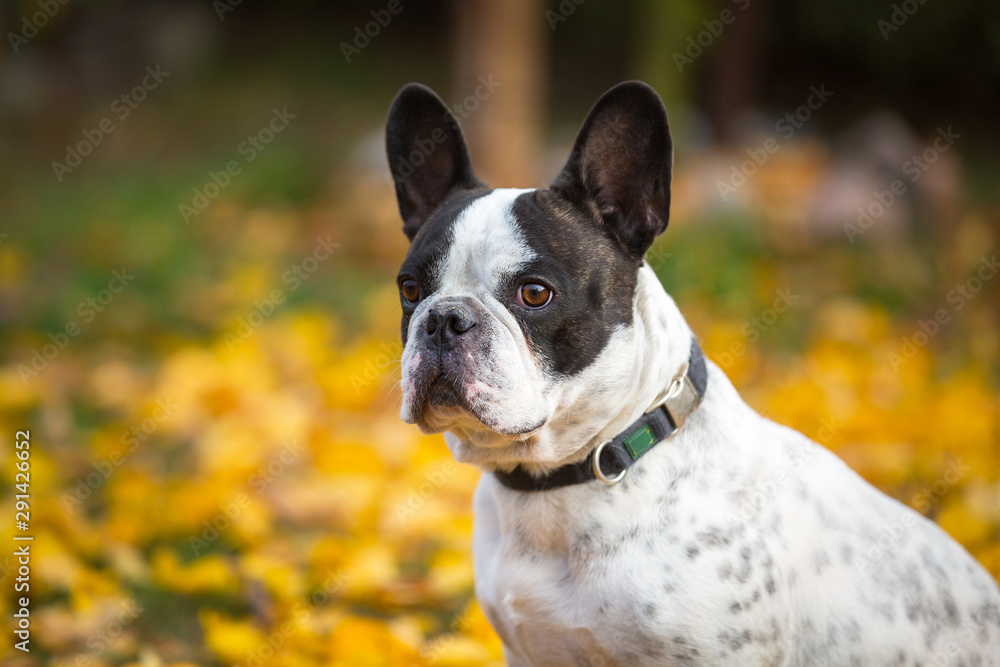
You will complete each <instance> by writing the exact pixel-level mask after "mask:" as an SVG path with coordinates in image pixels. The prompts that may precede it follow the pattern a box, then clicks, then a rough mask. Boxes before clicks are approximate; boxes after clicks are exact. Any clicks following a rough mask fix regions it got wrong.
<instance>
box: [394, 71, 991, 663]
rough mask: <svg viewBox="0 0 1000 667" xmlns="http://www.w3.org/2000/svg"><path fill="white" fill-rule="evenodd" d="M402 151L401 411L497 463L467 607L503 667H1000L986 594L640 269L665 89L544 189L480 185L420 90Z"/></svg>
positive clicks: (662, 143) (613, 113)
mask: <svg viewBox="0 0 1000 667" xmlns="http://www.w3.org/2000/svg"><path fill="white" fill-rule="evenodd" d="M386 148H387V153H388V158H389V166H390V171H391V174H392V177H393V183H394V185H395V191H396V196H397V200H398V204H399V211H400V214H401V216H402V219H403V232H404V233H405V234H406V236H407V237H408V238H409V240H410V246H409V249H408V251H407V254H406V257H405V260H404V261H403V264H402V267H401V269H400V272H399V276H398V286H399V292H400V302H401V305H402V323H401V329H402V338H403V343H404V349H403V354H402V359H401V374H402V384H401V387H402V394H403V398H402V407H401V410H400V412H401V417H402V419H403V420H404V421H405V422H407V423H411V424H416V425H418V426H419V428H420V430H421V431H423V432H424V433H440V432H444V436H445V440H446V442H447V444H448V446H449V448H450V450H451V452H452V453H453V455H454V457H455V458H456V459H457V460H458V461H462V462H467V463H471V464H475V465H477V466H479V467H481V468H482V470H483V474H482V477H481V479H480V482H479V485H478V487H477V489H476V493H475V498H474V509H475V524H474V529H473V554H474V564H475V577H476V585H475V590H476V596H477V599H478V601H479V604H480V606H481V607H482V609H483V611H484V612H485V614H486V616H487V618H488V619H489V621H490V623H491V625H492V626H493V628H494V629H495V630H496V632H497V634H498V635H499V636H500V638H501V640H502V642H503V646H504V656H505V658H506V660H507V662H508V664H509V665H513V666H521V665H547V666H548V665H594V666H604V667H608V666H611V665H627V666H629V667H634V666H637V665H640V666H641V665H924V666H928V665H967V666H970V667H971V666H973V665H980V666H986V665H1000V590H998V588H997V584H996V582H995V581H994V580H993V578H992V577H991V576H990V575H989V574H988V573H987V572H986V571H985V570H984V569H983V568H982V567H980V565H979V564H978V563H977V562H976V561H975V560H974V559H973V558H972V557H971V556H970V555H969V554H968V553H967V552H966V551H965V550H964V549H963V548H962V547H961V546H959V545H958V544H957V543H956V542H955V541H953V540H952V539H951V538H950V537H948V536H947V535H946V534H945V533H944V532H943V531H942V530H940V529H939V528H938V527H937V526H936V525H935V524H934V523H932V522H931V521H929V520H927V519H925V518H924V517H923V516H921V515H919V514H918V513H916V512H914V511H912V510H911V509H909V508H908V507H905V506H904V505H902V504H900V503H899V502H897V501H895V500H893V499H891V498H889V497H888V496H886V495H883V494H882V493H881V492H879V491H877V490H876V489H875V488H874V487H872V486H870V485H869V484H868V483H866V482H865V481H864V480H863V479H862V478H861V477H860V476H858V475H857V474H856V473H854V472H853V471H852V470H850V469H849V468H848V467H847V466H846V465H845V464H844V463H843V462H842V461H841V460H840V459H838V458H837V457H836V456H834V455H833V454H832V453H831V452H829V451H828V450H826V449H824V448H823V447H821V446H820V445H818V444H816V443H814V442H812V441H810V440H809V439H808V438H806V437H805V436H803V435H801V434H800V433H798V432H796V431H793V430H791V429H789V428H786V427H784V426H780V425H778V424H776V423H774V422H771V421H769V420H767V419H765V418H763V417H762V416H760V415H758V414H757V413H755V412H754V411H753V410H752V409H751V408H750V407H748V406H747V405H746V404H745V403H744V402H743V401H742V400H741V399H740V397H739V395H738V394H737V392H736V390H735V389H734V388H733V386H732V384H731V383H730V382H729V380H728V379H727V378H726V376H725V374H724V373H723V371H722V370H720V369H719V367H718V366H716V365H715V364H713V363H711V362H710V361H707V360H706V359H705V358H704V355H703V354H702V353H701V349H700V347H699V346H698V344H697V341H696V339H695V337H694V335H693V334H692V331H691V329H690V328H689V327H688V325H687V323H686V322H685V320H684V318H683V317H682V315H681V313H680V310H679V309H678V307H677V306H676V305H675V303H674V301H673V300H672V299H671V297H670V296H668V295H667V293H666V292H665V291H664V289H663V287H662V286H661V284H660V282H659V281H658V280H657V278H656V275H655V274H654V273H653V270H652V269H651V268H650V267H649V265H648V264H647V263H646V262H645V259H644V257H645V253H646V251H647V250H649V248H650V246H651V244H652V243H653V241H654V239H655V238H656V237H657V236H658V235H659V234H660V233H662V232H663V231H664V230H665V229H666V227H667V221H668V214H669V208H670V180H671V172H672V169H673V145H672V139H671V135H670V129H669V124H668V120H667V113H666V110H665V109H664V106H663V103H662V102H661V100H660V98H659V96H658V95H657V94H656V93H655V92H654V91H653V89H652V88H650V87H649V86H647V85H645V84H643V83H641V82H635V81H633V82H626V83H622V84H620V85H618V86H615V87H614V88H612V89H611V90H610V91H608V92H607V93H606V94H605V95H604V96H603V97H601V98H600V100H599V101H598V102H597V104H596V105H595V106H594V107H593V109H592V110H591V111H590V114H589V115H588V116H587V118H586V120H585V121H584V123H583V126H582V127H581V129H580V132H579V134H578V136H577V138H576V141H575V144H574V146H573V149H572V152H571V153H570V156H569V159H568V161H567V162H566V165H565V167H564V168H563V170H562V172H561V173H560V174H559V175H558V177H557V178H556V179H555V181H553V182H552V184H551V185H550V186H549V187H547V188H538V189H526V190H517V189H490V188H489V187H487V186H486V185H485V184H484V183H482V182H481V181H480V180H479V179H478V178H477V177H476V176H475V174H474V172H473V169H472V166H471V162H470V159H469V153H468V149H467V147H466V143H465V140H464V138H463V135H462V132H461V129H460V128H459V125H458V123H457V121H456V120H455V118H454V117H453V115H452V114H451V113H450V112H449V111H448V109H447V107H446V106H445V104H444V103H443V102H442V101H441V99H440V98H439V97H438V96H437V95H436V94H435V93H434V92H433V91H431V90H430V89H429V88H426V87H424V86H422V85H419V84H409V85H407V86H405V87H404V88H403V89H402V90H401V91H400V92H399V94H398V95H397V97H396V99H395V100H394V102H393V103H392V107H391V110H390V112H389V117H388V121H387V126H386ZM748 507H749V508H751V510H752V511H747V509H748Z"/></svg>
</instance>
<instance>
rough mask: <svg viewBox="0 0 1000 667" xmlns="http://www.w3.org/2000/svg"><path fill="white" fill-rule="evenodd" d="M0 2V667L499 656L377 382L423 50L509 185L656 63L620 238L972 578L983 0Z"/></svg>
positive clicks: (982, 328) (773, 395) (994, 292)
mask: <svg viewBox="0 0 1000 667" xmlns="http://www.w3.org/2000/svg"><path fill="white" fill-rule="evenodd" d="M0 7H2V8H0V28H2V30H0V33H2V34H3V35H4V40H3V42H4V43H3V44H2V48H0V441H2V442H4V443H8V444H7V445H5V446H4V448H3V454H2V456H0V461H2V466H0V467H2V474H3V480H4V481H3V484H2V485H0V488H2V489H3V491H2V493H3V494H4V495H3V497H2V501H3V502H2V507H3V508H4V512H3V516H5V517H9V520H8V519H4V520H3V521H2V522H0V538H2V540H0V541H2V542H3V543H5V544H14V543H13V542H12V541H11V537H12V536H14V535H15V534H19V533H21V532H23V531H18V530H17V529H16V528H15V525H14V520H13V515H14V507H13V505H14V498H13V493H14V491H13V481H14V474H15V472H16V470H15V466H14V464H15V459H14V456H13V452H14V447H13V441H14V434H15V432H16V431H18V430H22V429H30V437H31V445H32V446H31V487H30V493H31V500H30V528H29V530H28V531H27V532H28V533H30V534H32V535H33V536H34V538H35V539H34V541H33V543H32V549H33V557H32V561H31V575H30V576H31V580H30V585H31V589H30V595H31V601H32V602H31V607H30V614H31V616H30V618H31V648H32V650H31V653H30V654H27V653H23V652H21V651H17V650H14V649H13V648H12V643H13V642H12V641H11V640H12V638H13V634H12V633H11V632H9V631H6V630H5V632H4V633H3V639H2V642H3V643H0V653H2V655H3V657H2V660H3V662H4V664H5V665H12V666H13V665H22V666H28V665H43V664H45V665H67V666H69V665H73V666H80V665H94V666H100V665H119V664H130V665H143V666H149V667H158V666H160V665H295V666H298V665H302V666H305V665H331V664H332V665H480V664H501V663H502V661H501V657H500V647H499V642H498V640H497V639H496V637H495V635H494V633H493V632H492V631H491V630H490V628H489V626H488V624H487V623H486V622H485V620H484V618H483V616H482V614H481V613H480V611H479V609H478V608H477V606H476V603H475V600H474V598H473V594H472V566H471V560H470V541H471V525H472V518H471V503H470V495H471V493H472V490H473V488H474V486H475V483H476V480H477V478H478V472H477V471H476V470H475V469H473V468H471V467H468V466H462V465H458V464H456V463H454V462H453V461H452V460H451V458H450V456H449V455H448V452H447V450H446V448H445V446H444V443H443V441H442V439H441V438H440V437H439V436H435V437H425V436H421V435H420V434H419V433H418V432H417V430H416V429H415V428H413V427H409V426H406V425H404V424H402V423H400V422H399V420H398V417H397V410H398V405H399V393H398V390H397V382H398V357H399V354H400V352H401V348H400V345H399V317H400V311H399V303H398V296H397V294H396V289H395V287H394V282H393V280H394V277H395V274H396V270H397V268H398V265H399V263H400V261H401V259H402V257H403V255H404V253H405V251H406V243H405V238H404V236H403V234H402V233H401V223H400V220H399V218H398V212H397V209H396V202H395V198H394V195H393V191H392V188H391V185H390V182H389V179H388V176H387V165H386V163H385V157H384V152H383V130H384V127H383V124H384V121H385V116H386V112H387V110H388V106H389V103H390V102H391V100H392V97H393V95H394V94H395V93H396V91H397V90H398V89H399V88H400V87H401V86H402V85H403V84H404V83H406V82H409V81H414V80H415V81H422V82H424V83H426V84H428V85H430V86H432V87H434V88H435V89H436V90H437V91H438V92H439V93H440V95H441V96H442V98H443V99H444V100H445V101H446V102H447V103H448V105H449V106H450V107H452V108H453V109H454V110H455V113H456V115H457V116H458V117H459V119H460V122H461V124H462V126H463V128H464V130H465V132H466V134H467V136H468V137H469V141H470V144H471V150H472V155H473V161H474V164H475V166H476V169H477V172H478V173H479V174H480V176H481V177H483V178H484V179H485V180H487V181H488V182H490V183H491V184H492V185H495V186H520V187H531V186H540V185H543V184H545V183H547V182H548V181H549V180H550V179H551V178H552V177H553V176H554V175H555V174H556V173H557V172H558V170H559V168H560V166H561V164H562V162H563V161H564V160H565V158H566V155H567V153H568V151H569V147H570V145H571V142H572V140H573V138H574V136H575V133H576V130H577V128H578V127H579V124H580V123H581V122H582V120H583V118H584V116H585V114H586V112H587V110H588V109H589V107H590V105H591V104H592V103H593V102H594V101H596V99H597V98H598V97H599V96H600V94H601V93H603V92H604V91H605V90H606V89H608V88H609V87H611V86H612V85H614V84H616V83H618V82H620V81H622V80H625V79H630V78H641V79H643V80H645V81H647V82H649V83H650V84H651V85H653V86H654V87H655V88H656V89H657V90H658V91H659V92H660V94H661V95H662V96H663V98H664V100H665V102H666V105H667V108H668V111H669V113H670V117H671V123H672V127H673V132H674V141H675V145H676V157H675V168H674V179H675V180H674V185H673V188H674V197H673V201H674V206H673V210H672V216H671V222H670V228H669V229H668V231H667V232H666V234H664V235H663V237H661V238H660V240H659V241H658V242H657V244H656V245H655V246H654V248H653V250H652V251H651V253H650V256H649V262H650V264H651V265H652V266H653V267H654V269H655V270H656V271H657V273H658V274H659V276H660V277H661V279H662V281H663V283H664V285H665V287H666V288H667V290H668V291H669V292H670V293H671V294H672V295H673V296H674V298H675V300H676V301H677V302H678V304H679V305H680V307H681V309H682V311H683V312H684V313H685V315H686V316H687V318H688V320H689V321H690V322H691V324H692V326H693V328H694V330H695V331H696V332H697V334H698V335H699V337H700V338H701V340H702V343H703V346H704V348H705V350H706V352H707V353H708V355H709V357H711V358H712V359H713V360H715V362H716V363H718V364H719V365H720V366H721V367H722V368H723V369H724V370H726V371H727V373H728V374H729V375H730V377H731V378H732V380H733V381H734V383H735V384H736V385H737V387H738V388H739V389H740V390H741V391H742V393H743V395H744V396H745V398H746V399H747V400H748V402H749V403H750V404H751V405H752V406H754V407H755V408H756V409H758V410H759V411H761V412H763V413H765V414H766V415H767V416H769V417H771V418H772V419H775V420H777V421H779V422H781V423H784V424H788V425H790V426H793V427H795V428H797V429H799V430H801V431H802V432H804V433H805V434H807V435H809V436H810V437H812V438H814V439H816V440H817V441H819V442H821V443H822V444H824V445H826V446H827V447H830V448H831V449H833V450H834V451H835V452H837V453H838V454H839V455H840V456H841V457H843V458H844V459H845V460H846V461H847V462H848V463H849V464H850V465H851V466H853V467H854V468H855V469H856V470H858V471H859V472H860V473H861V474H863V475H864V476H865V477H866V478H867V479H869V480H870V481H871V482H872V483H874V484H875V485H877V486H878V487H879V488H881V489H883V490H885V491H886V492H887V493H889V494H891V495H893V496H895V497H896V498H899V499H900V500H901V501H902V502H904V503H907V504H909V505H910V506H912V507H914V508H915V509H917V510H918V511H920V512H922V513H923V514H925V515H927V516H928V517H931V518H932V519H934V520H935V521H937V522H938V523H940V524H941V525H942V526H943V527H944V528H945V529H946V530H947V531H948V532H950V533H951V534H952V535H953V536H955V537H956V539H958V540H959V541H960V542H962V543H963V544H964V545H965V546H966V547H967V548H968V549H969V550H970V551H971V552H972V553H973V554H974V555H975V556H976V557H977V558H978V559H979V560H980V561H981V562H982V563H983V564H984V565H985V566H986V567H987V568H989V569H990V570H991V571H992V572H993V574H994V575H1000V398H998V391H997V390H998V386H1000V372H998V359H1000V335H998V334H1000V305H998V304H1000V298H998V297H1000V280H998V279H997V273H998V271H1000V266H998V265H997V258H996V254H995V253H996V252H997V240H998V235H1000V194H998V192H1000V188H998V185H1000V151H998V148H1000V146H998V144H1000V125H998V124H997V122H996V121H997V118H998V106H1000V5H997V4H996V3H991V2H987V1H985V0H982V1H977V0H954V1H953V2H938V1H935V0H929V1H923V0H903V1H901V2H895V3H889V2H885V3H883V2H875V3H873V2H869V1H867V0H843V1H842V2H839V3H829V2H823V1H822V0H794V1H793V0H717V1H713V0H676V1H672V2H655V1H654V0H632V1H628V2H621V1H620V2H612V1H611V0H561V1H558V2H557V1H555V0H551V1H547V2H546V1H542V0H508V1H505V2H501V1H500V0H463V1H461V2H459V1H457V0H456V1H454V2H444V1H433V0H373V1H371V2H360V1H359V2H326V3H323V2H318V1H309V0H298V1H295V2H283V3H279V2H262V1H258V2H250V1H249V0H247V1H240V0H197V1H195V0H173V1H171V2H166V1H162V2H139V1H135V2H125V1H123V0H70V1H60V0H25V1H21V0H16V1H15V0H10V1H8V2H4V3H3V4H2V6H0ZM892 540H893V538H892V535H891V534H890V533H887V535H886V536H885V539H884V540H882V541H880V549H891V548H892ZM872 557H873V558H875V557H878V554H877V553H875V554H873V555H872ZM16 572H17V565H16V562H15V559H14V557H13V548H8V547H4V549H3V550H2V551H0V579H2V587H3V596H2V597H0V618H2V619H3V624H4V625H5V627H6V626H8V625H10V624H11V619H12V614H13V613H14V604H15V595H14V592H13V586H14V580H15V577H16V576H17V575H16ZM20 595H22V593H19V594H18V596H20Z"/></svg>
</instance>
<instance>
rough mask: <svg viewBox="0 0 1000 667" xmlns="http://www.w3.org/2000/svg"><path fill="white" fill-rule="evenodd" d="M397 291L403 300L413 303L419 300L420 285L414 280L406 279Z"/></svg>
mask: <svg viewBox="0 0 1000 667" xmlns="http://www.w3.org/2000/svg"><path fill="white" fill-rule="evenodd" d="M399 291H400V292H402V293H403V298H404V299H406V300H407V301H409V302H410V303H413V302H414V301H416V300H417V299H419V298H420V285H418V284H417V281H416V280H413V279H412V278H407V279H406V280H404V281H403V282H401V283H400V284H399Z"/></svg>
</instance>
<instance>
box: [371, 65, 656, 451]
mask: <svg viewBox="0 0 1000 667" xmlns="http://www.w3.org/2000/svg"><path fill="white" fill-rule="evenodd" d="M386 147H387V151H388V157H389V165H390V169H391V171H392V176H393V179H394V182H395V187H396V196H397V198H398V201H399V211H400V214H401V215H402V218H403V231H404V233H405V234H406V235H407V236H408V237H409V239H410V242H411V244H410V248H409V251H408V252H407V255H406V259H405V261H404V262H403V265H402V268H401V269H400V272H399V276H398V279H397V281H398V286H399V292H400V302H401V303H402V308H403V319H402V335H403V342H404V344H405V348H404V351H403V358H402V389H403V405H402V409H401V416H402V418H403V420H404V421H406V422H409V423H415V424H418V425H419V426H420V428H421V430H423V431H424V432H428V433H432V432H441V431H449V432H450V433H452V434H453V435H454V436H456V437H455V438H454V439H452V440H451V441H450V443H449V444H451V445H452V448H453V451H454V452H455V455H456V457H457V458H459V459H460V460H466V461H472V462H477V463H492V464H499V465H505V464H512V463H518V462H535V463H547V462H556V461H560V460H563V459H565V458H566V457H567V456H572V455H573V448H582V447H584V446H585V445H586V444H587V441H588V440H589V439H590V438H592V437H594V436H596V435H597V433H596V430H597V428H598V427H597V426H595V425H599V424H601V423H607V421H608V420H609V419H610V418H611V416H612V415H613V414H614V411H615V410H616V409H620V407H621V406H620V405H619V404H618V403H617V401H620V400H622V399H623V398H624V396H623V392H627V390H628V387H629V386H630V383H632V384H633V385H634V384H635V383H636V382H637V381H638V378H637V373H641V372H642V370H643V369H641V368H636V363H637V359H636V349H635V347H636V345H637V344H639V343H637V341H636V336H635V332H634V326H633V325H634V323H633V320H634V312H635V310H634V309H635V307H636V304H635V301H636V294H637V285H638V283H639V282H640V268H641V267H642V265H643V257H644V255H645V253H646V251H647V250H648V249H649V247H650V245H651V244H652V243H653V240H654V238H655V237H656V235H657V234H659V233H661V232H662V231H663V230H664V229H665V228H666V226H667V219H668V213H669V207H670V174H671V167H672V162H673V152H672V144H671V138H670V130H669V127H668V123H667V114H666V111H665V110H664V108H663V103H662V102H661V101H660V98H659V97H658V96H657V95H656V93H655V92H654V91H653V90H652V89H651V88H650V87H648V86H647V85H645V84H642V83H639V82H628V83H623V84H620V85H618V86H616V87H614V88H612V89H611V90H610V91H608V92H607V93H606V94H605V95H604V96H603V97H602V98H601V99H600V100H599V101H598V102H597V104H596V105H595V106H594V108H593V109H592V110H591V112H590V115H589V116H588V117H587V119H586V121H585V122H584V124H583V126H582V128H581V129H580V133H579V135H578V136H577V139H576V143H575V145H574V147H573V150H572V153H571V154H570V157H569V160H568V161H567V163H566V166H565V167H564V168H563V170H562V172H561V173H560V174H559V176H558V177H557V178H556V180H555V181H554V182H553V183H552V184H551V185H550V186H549V187H548V188H547V189H536V190H512V189H496V190H491V189H490V188H489V187H487V186H486V185H485V184H483V183H482V182H481V181H479V179H477V178H476V176H475V174H474V173H473V170H472V165H471V163H470V160H469V154H468V150H467V148H466V144H465V140H464V138H463V136H462V131H461V129H460V128H459V126H458V123H457V122H456V121H455V118H454V117H453V116H452V114H451V113H450V112H449V111H448V109H447V107H446V106H445V105H444V103H443V102H442V101H441V100H440V99H439V98H438V96H437V95H435V94H434V92H433V91H431V90H430V89H429V88H426V87H424V86H421V85H417V84H410V85H408V86H406V87H404V88H403V89H402V90H401V91H400V92H399V94H398V95H397V97H396V99H395V101H394V102H393V104H392V108H391V110H390V112H389V119H388V125H387V129H386ZM647 270H648V269H647ZM602 419H603V422H602Z"/></svg>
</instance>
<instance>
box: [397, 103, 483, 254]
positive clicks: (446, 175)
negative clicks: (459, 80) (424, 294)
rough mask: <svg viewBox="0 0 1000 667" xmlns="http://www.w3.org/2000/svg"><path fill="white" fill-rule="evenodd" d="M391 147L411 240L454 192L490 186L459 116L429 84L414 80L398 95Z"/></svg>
mask: <svg viewBox="0 0 1000 667" xmlns="http://www.w3.org/2000/svg"><path fill="white" fill-rule="evenodd" d="M385 148H386V152H387V153H388V156H389V169H390V171H391V172H392V180H393V182H394V183H395V185H396V199H397V200H398V202H399V214H400V215H401V216H402V217H403V232H404V233H405V234H406V236H407V237H408V238H409V239H410V240H411V241H412V240H413V237H414V236H416V235H417V232H418V231H419V230H420V226H421V225H422V224H424V221H425V220H427V217H428V216H429V215H430V214H431V213H432V212H433V211H434V209H436V208H437V207H438V206H439V205H440V204H441V202H443V201H444V200H445V199H446V198H447V197H448V196H449V195H450V194H451V193H452V192H454V191H456V190H472V189H475V188H482V187H485V186H484V185H483V183H481V182H480V181H479V179H477V178H476V176H475V174H473V173H472V163H471V162H470V161H469V150H468V148H466V146H465V138H464V137H463V136H462V130H461V128H459V126H458V121H456V120H455V117H454V116H453V115H452V114H451V112H450V111H448V107H446V106H445V104H444V102H442V101H441V98H440V97H438V96H437V95H436V94H435V93H434V91H433V90H431V89H430V88H428V87H427V86H423V85H421V84H419V83H410V84H407V85H405V86H403V89H402V90H400V91H399V93H398V94H397V95H396V99H395V100H393V102H392V107H391V108H390V109H389V120H388V122H387V123H386V128H385Z"/></svg>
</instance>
